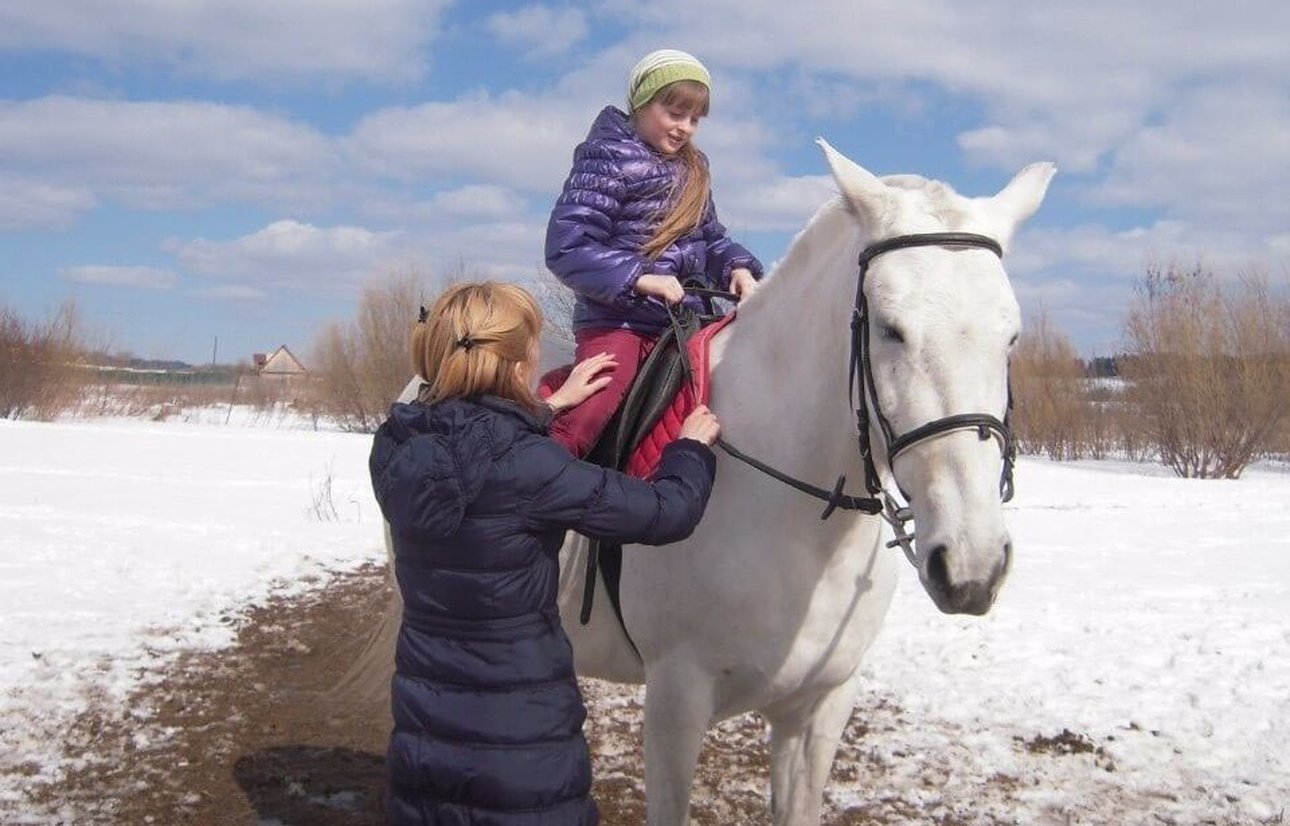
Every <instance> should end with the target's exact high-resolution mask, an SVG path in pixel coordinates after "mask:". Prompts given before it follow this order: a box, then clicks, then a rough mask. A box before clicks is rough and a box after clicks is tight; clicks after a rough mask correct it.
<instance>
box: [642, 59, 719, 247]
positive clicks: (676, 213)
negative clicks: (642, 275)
mask: <svg viewBox="0 0 1290 826" xmlns="http://www.w3.org/2000/svg"><path fill="white" fill-rule="evenodd" d="M654 101H658V102H659V103H661V104H663V105H664V106H668V107H676V108H679V109H683V110H685V111H687V112H692V113H694V112H697V113H698V114H699V115H700V116H707V114H708V102H709V97H708V87H707V86H704V85H703V84H702V83H699V82H697V81H694V80H678V81H677V82H675V83H669V84H668V85H666V86H664V87H663V88H662V89H659V90H658V92H657V93H656V94H655V95H654V97H653V98H651V99H650V103H653V102H654ZM648 105H649V104H648V103H647V104H646V106H648ZM676 154H677V158H678V159H679V160H680V161H681V164H682V170H681V174H680V175H678V176H677V182H676V185H675V187H674V189H673V191H672V192H671V193H670V195H669V197H668V202H667V203H668V205H667V207H666V208H665V209H666V210H667V211H666V213H665V214H663V216H662V220H661V221H659V224H658V226H657V227H656V228H655V229H654V235H653V236H652V237H651V238H650V239H649V240H648V241H646V242H645V244H644V246H642V247H641V252H642V253H643V254H644V255H645V257H646V258H647V259H649V260H650V261H653V260H654V259H656V258H658V257H659V256H660V255H662V254H663V250H665V249H667V248H668V247H669V246H671V245H672V244H673V243H675V242H676V240H677V239H678V238H680V237H681V236H683V235H685V234H686V233H688V232H691V231H692V230H693V229H694V228H695V227H697V226H699V224H700V223H701V222H702V221H703V216H704V213H706V212H707V210H708V200H709V197H710V194H711V192H710V188H711V179H710V178H709V175H708V165H707V163H706V162H705V161H704V159H703V156H702V155H701V154H700V153H699V150H698V149H696V148H695V147H694V142H693V141H686V144H685V146H682V147H681V149H680V151H679V152H677V153H676Z"/></svg>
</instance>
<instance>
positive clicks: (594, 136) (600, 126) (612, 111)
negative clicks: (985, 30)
mask: <svg viewBox="0 0 1290 826" xmlns="http://www.w3.org/2000/svg"><path fill="white" fill-rule="evenodd" d="M587 140H588V141H606V140H608V141H637V142H640V143H641V144H642V145H644V141H641V140H640V138H639V137H638V136H637V135H636V129H635V128H634V127H633V126H632V124H631V121H630V120H629V119H628V117H627V113H626V112H624V111H623V110H622V109H619V108H618V107H617V106H606V107H605V108H604V109H601V110H600V114H599V115H597V116H596V119H595V121H593V122H592V124H591V130H590V131H589V132H587Z"/></svg>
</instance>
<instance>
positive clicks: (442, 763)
mask: <svg viewBox="0 0 1290 826" xmlns="http://www.w3.org/2000/svg"><path fill="white" fill-rule="evenodd" d="M370 464H371V473H372V485H373V488H374V490H375V492H376V498H377V501H378V502H379V503H380V505H381V511H382V513H383V514H384V515H385V518H386V520H387V521H388V522H389V523H390V528H391V532H392V536H393V540H394V557H395V571H396V574H397V578H398V582H399V590H400V591H401V592H402V595H403V606H404V607H403V624H402V627H401V629H400V632H399V640H398V650H397V655H396V668H395V672H396V673H395V676H394V683H393V712H394V732H393V734H392V735H391V738H390V745H389V752H388V759H387V766H388V770H389V793H388V795H387V809H388V817H389V820H390V822H391V823H399V824H404V823H409V824H452V826H458V825H459V824H460V826H465V825H466V824H472V826H475V825H481V824H487V826H585V824H594V823H596V822H597V814H596V808H595V804H594V803H592V801H591V799H590V797H589V791H590V788H591V763H590V758H589V755H588V751H587V744H586V740H585V739H584V738H583V734H582V723H583V720H584V718H585V717H586V710H585V708H584V706H583V704H582V698H581V695H580V694H579V692H578V685H577V682H576V680H575V679H574V673H573V652H572V649H571V648H570V645H569V641H568V638H567V637H566V636H565V634H564V630H563V628H562V627H561V625H560V616H559V612H558V609H557V607H556V596H557V589H558V584H559V550H560V545H561V543H562V541H563V539H564V532H565V531H566V530H567V529H575V530H578V531H580V532H582V533H584V534H586V535H588V536H592V537H599V538H603V539H606V540H614V541H621V542H641V543H647V544H662V543H665V542H674V541H676V540H679V539H682V538H684V537H686V536H688V535H689V534H690V532H691V531H692V530H693V529H694V526H695V525H696V524H698V521H699V519H700V517H701V516H702V514H703V509H704V507H706V505H707V499H708V495H709V493H710V492H711V489H712V479H713V474H714V471H715V466H716V463H715V458H714V456H713V455H712V451H711V450H709V449H708V448H707V447H705V446H704V445H702V444H700V443H699V442H695V441H692V440H688V439H683V440H680V441H677V442H674V443H673V444H671V445H669V446H668V447H667V449H666V450H665V451H664V453H663V458H662V462H661V464H660V465H659V470H658V472H657V474H656V475H655V477H654V479H653V481H652V482H643V481H640V480H637V479H632V478H629V477H627V476H624V475H622V474H619V473H617V472H614V471H610V470H606V469H603V468H599V467H596V466H594V465H590V464H587V463H585V462H581V461H578V460H576V459H574V458H573V457H572V456H570V455H569V453H568V452H567V451H566V450H565V449H564V448H563V447H561V446H560V445H559V444H557V443H556V442H554V441H552V440H551V439H550V438H547V436H546V435H545V423H544V422H543V421H541V420H540V419H538V418H537V417H534V416H533V415H531V414H529V413H528V412H527V411H525V410H524V409H522V408H520V407H519V406H518V405H515V404H513V403H511V402H508V401H504V400H501V399H496V398H492V397H487V396H485V397H480V398H477V399H451V400H447V401H443V402H440V403H437V404H434V405H431V406H424V405H421V404H396V405H394V406H393V407H392V408H391V410H390V417H389V419H387V420H386V421H385V423H384V424H382V425H381V427H380V429H378V430H377V432H376V437H375V440H374V444H373V447H372V455H371V462H370Z"/></svg>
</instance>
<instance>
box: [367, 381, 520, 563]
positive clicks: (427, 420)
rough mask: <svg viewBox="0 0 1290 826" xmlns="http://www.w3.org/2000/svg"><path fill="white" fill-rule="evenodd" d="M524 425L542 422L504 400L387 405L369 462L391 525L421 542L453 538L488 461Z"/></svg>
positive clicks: (378, 498) (375, 488)
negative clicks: (387, 410)
mask: <svg viewBox="0 0 1290 826" xmlns="http://www.w3.org/2000/svg"><path fill="white" fill-rule="evenodd" d="M523 430H533V431H537V432H542V431H543V430H544V427H543V423H542V422H541V420H539V419H537V418H536V417H534V416H533V415H531V414H529V413H528V412H527V411H525V410H524V409H523V408H521V407H519V406H518V405H515V404H513V403H511V402H507V401H505V400H502V399H493V398H490V397H483V398H480V399H474V400H469V399H449V400H448V401H444V402H440V403H438V404H434V405H430V406H426V405H422V404H418V403H413V404H395V405H393V406H392V407H391V408H390V416H389V418H388V419H387V420H386V421H385V423H384V424H382V425H381V426H380V428H379V429H377V431H376V436H375V438H374V440H373V443H372V453H371V457H370V458H369V460H368V464H369V468H370V470H371V474H372V489H373V492H374V493H375V494H376V501H377V502H378V503H379V504H380V506H381V513H382V514H383V515H384V516H385V519H386V521H387V522H389V523H390V527H391V528H392V529H393V530H394V531H396V532H398V533H402V534H405V535H407V536H411V537H414V538H419V539H430V540H436V539H443V538H445V537H448V536H451V535H452V534H453V533H455V532H456V530H457V529H458V527H460V525H461V521H462V518H463V517H464V516H465V513H466V509H467V508H468V507H469V506H470V505H471V503H473V502H474V501H475V500H476V499H477V498H479V494H480V491H481V490H482V489H483V484H484V480H485V479H486V478H487V476H488V471H489V469H490V468H491V467H492V465H493V463H494V462H496V461H497V459H498V458H499V457H500V456H501V455H502V454H503V453H505V452H506V450H507V449H509V447H510V446H511V444H512V443H513V442H514V441H515V437H516V436H517V435H518V433H519V432H520V431H523Z"/></svg>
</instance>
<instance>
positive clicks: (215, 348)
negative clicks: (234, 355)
mask: <svg viewBox="0 0 1290 826" xmlns="http://www.w3.org/2000/svg"><path fill="white" fill-rule="evenodd" d="M218 353H219V336H215V345H214V346H213V347H211V367H214V366H215V356H216V355H217V354H218Z"/></svg>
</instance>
